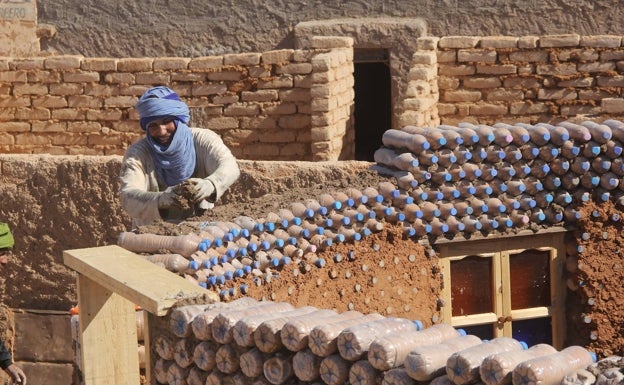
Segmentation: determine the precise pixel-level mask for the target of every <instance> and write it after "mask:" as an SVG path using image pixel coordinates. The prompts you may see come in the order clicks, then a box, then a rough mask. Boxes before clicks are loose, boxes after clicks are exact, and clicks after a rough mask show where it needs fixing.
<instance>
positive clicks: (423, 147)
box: [382, 120, 624, 156]
mask: <svg viewBox="0 0 624 385" xmlns="http://www.w3.org/2000/svg"><path fill="white" fill-rule="evenodd" d="M610 142H614V143H623V142H624V127H623V123H622V122H619V121H616V120H606V121H604V122H603V123H602V124H599V123H595V122H592V121H585V122H582V123H580V124H576V123H571V122H561V123H558V124H556V125H551V124H547V123H537V124H535V125H530V124H525V123H516V124H513V125H511V124H506V123H497V124H495V125H493V126H488V125H483V124H480V125H473V124H470V123H459V124H458V125H457V126H448V125H440V126H437V127H435V128H433V127H416V126H404V127H403V128H401V129H400V130H396V129H390V130H387V131H386V132H385V133H384V135H383V136H382V143H383V145H384V146H387V147H391V148H405V149H408V150H410V151H411V152H413V153H414V154H417V155H420V154H421V153H426V152H428V151H436V150H439V149H443V148H446V149H450V150H456V149H461V148H462V147H463V148H466V147H477V146H482V147H485V146H498V147H500V148H505V147H507V146H515V147H517V148H521V147H523V146H525V145H529V146H537V148H538V149H540V148H542V147H546V148H548V147H549V146H553V147H566V146H568V145H570V144H571V145H573V146H579V147H582V148H583V149H588V150H587V155H591V154H592V153H593V151H598V150H596V148H598V149H600V148H601V147H602V146H604V147H605V150H606V147H609V146H613V145H609V143H610ZM619 151H620V152H621V145H619ZM595 155H597V154H594V156H595Z"/></svg>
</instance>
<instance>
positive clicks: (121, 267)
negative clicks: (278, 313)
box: [63, 245, 219, 385]
mask: <svg viewBox="0 0 624 385" xmlns="http://www.w3.org/2000/svg"><path fill="white" fill-rule="evenodd" d="M63 262H64V263H65V265H67V266H68V267H70V268H72V269H73V270H75V271H76V272H77V273H78V307H79V309H80V312H79V321H80V322H79V323H80V344H81V358H82V375H83V379H84V384H85V385H109V384H117V385H124V384H127V385H137V384H139V383H140V376H139V358H138V354H137V330H136V315H135V305H138V306H140V307H141V308H143V310H144V311H145V314H146V319H145V322H144V325H145V331H146V332H145V352H146V354H145V357H146V363H145V364H146V368H149V369H148V370H147V382H148V384H151V383H152V381H151V378H150V377H151V375H150V371H151V367H152V364H151V362H150V361H151V360H150V346H149V341H150V335H149V333H150V325H151V324H152V323H153V322H154V321H155V319H154V317H161V316H164V315H166V314H167V312H168V310H169V309H170V308H171V307H172V306H174V305H175V304H177V303H179V302H181V301H183V300H185V299H186V300H188V299H192V298H194V299H196V300H197V301H198V303H213V302H218V301H219V298H218V296H217V294H216V293H214V292H211V291H208V290H206V289H203V288H202V287H200V286H198V285H196V284H194V283H191V282H189V281H187V280H185V279H184V278H182V277H180V276H178V275H176V274H174V273H171V272H169V271H167V270H165V269H163V268H162V267H158V266H156V265H154V264H153V263H151V262H148V261H146V260H145V259H143V258H141V257H140V256H139V255H137V254H135V253H133V252H131V251H128V250H126V249H124V248H121V247H119V246H116V245H112V246H102V247H93V248H87V249H74V250H66V251H64V252H63Z"/></svg>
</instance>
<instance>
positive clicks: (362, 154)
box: [353, 49, 392, 162]
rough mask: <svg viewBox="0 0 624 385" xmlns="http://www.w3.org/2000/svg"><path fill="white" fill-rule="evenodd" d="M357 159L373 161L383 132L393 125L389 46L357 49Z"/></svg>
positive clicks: (355, 115) (355, 58) (355, 71)
mask: <svg viewBox="0 0 624 385" xmlns="http://www.w3.org/2000/svg"><path fill="white" fill-rule="evenodd" d="M353 54H354V58H353V62H354V63H353V64H354V73H353V76H354V81H355V85H354V90H355V112H354V117H355V119H354V120H355V160H363V161H370V162H372V161H373V160H374V158H373V155H374V154H375V151H376V150H377V149H378V148H379V147H381V145H382V142H381V139H382V136H383V133H384V132H385V131H386V130H388V129H390V128H391V126H392V112H391V111H392V102H391V96H392V94H391V90H390V61H389V55H388V50H387V49H355V50H354V53H353Z"/></svg>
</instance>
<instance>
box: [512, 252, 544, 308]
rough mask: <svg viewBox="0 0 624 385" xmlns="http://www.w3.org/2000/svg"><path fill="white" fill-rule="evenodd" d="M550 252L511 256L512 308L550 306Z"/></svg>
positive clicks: (522, 253)
mask: <svg viewBox="0 0 624 385" xmlns="http://www.w3.org/2000/svg"><path fill="white" fill-rule="evenodd" d="M549 265H550V251H549V250H544V251H540V250H525V251H523V252H521V253H519V254H510V256H509V271H510V273H509V274H510V275H511V308H512V309H513V310H516V309H526V308H530V307H538V306H550V268H549Z"/></svg>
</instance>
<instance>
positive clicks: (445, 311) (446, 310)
mask: <svg viewBox="0 0 624 385" xmlns="http://www.w3.org/2000/svg"><path fill="white" fill-rule="evenodd" d="M438 266H440V271H441V272H442V274H443V277H442V292H441V293H440V295H441V296H442V299H443V300H444V303H445V305H444V307H443V308H442V309H441V313H442V322H444V323H446V324H449V325H451V322H452V319H453V304H452V303H451V298H452V297H453V296H452V293H451V261H450V259H449V258H443V259H440V260H438Z"/></svg>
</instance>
